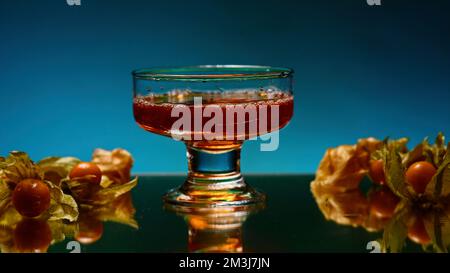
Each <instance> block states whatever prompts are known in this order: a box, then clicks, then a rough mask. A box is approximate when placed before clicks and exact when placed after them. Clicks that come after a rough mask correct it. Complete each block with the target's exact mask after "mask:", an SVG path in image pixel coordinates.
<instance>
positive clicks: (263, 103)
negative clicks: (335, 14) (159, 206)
mask: <svg viewBox="0 0 450 273" xmlns="http://www.w3.org/2000/svg"><path fill="white" fill-rule="evenodd" d="M292 75H293V71H292V70H291V69H288V68H278V67H269V66H244V65H213V66H212V65H204V66H187V67H172V68H150V69H139V70H135V71H133V85H134V88H133V95H134V96H133V111H134V117H135V120H136V122H137V123H138V124H139V125H140V126H141V127H142V128H144V129H145V130H147V131H150V132H152V133H156V134H160V135H163V136H167V137H172V138H174V139H176V140H181V141H184V143H185V144H186V147H187V159H188V177H187V179H186V181H185V183H184V184H183V185H181V186H180V187H179V188H176V189H173V190H171V191H169V192H168V193H167V194H166V195H165V196H164V200H165V201H166V202H168V203H172V204H176V205H185V206H186V205H187V206H197V207H217V206H241V205H247V204H254V203H258V202H261V201H264V200H265V195H264V194H262V193H260V192H258V191H256V190H255V189H253V188H252V187H250V186H249V185H248V184H246V183H245V181H244V179H243V177H242V175H241V172H240V152H241V147H242V144H243V142H244V141H245V140H249V139H251V140H254V139H257V138H258V137H261V136H267V134H269V133H271V134H272V135H273V134H274V133H278V132H277V131H278V130H279V129H281V128H282V127H284V126H286V124H287V123H288V122H289V121H290V119H291V117H292V115H293V95H292ZM269 136H270V135H269ZM267 146H270V145H266V146H265V147H264V148H263V146H261V147H262V150H264V149H265V150H271V149H272V150H273V149H274V148H276V147H273V145H272V147H267Z"/></svg>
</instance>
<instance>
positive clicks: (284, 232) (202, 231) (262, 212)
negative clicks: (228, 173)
mask: <svg viewBox="0 0 450 273" xmlns="http://www.w3.org/2000/svg"><path fill="white" fill-rule="evenodd" d="M245 178H246V180H247V182H248V183H250V184H251V185H253V186H254V187H256V188H259V189H260V190H262V191H263V192H265V193H266V194H267V196H268V199H267V202H266V204H265V207H264V208H261V207H259V208H253V209H252V210H247V211H245V210H244V211H242V210H241V211H229V210H228V211H227V210H222V211H213V212H211V211H202V212H198V211H180V210H178V211H174V210H173V208H167V207H166V208H165V207H164V204H163V202H162V200H161V196H162V195H163V194H164V193H165V192H166V191H167V190H168V189H170V188H173V187H175V186H177V185H180V184H181V183H182V182H183V180H184V179H185V177H184V176H182V175H180V176H170V175H141V176H139V183H138V186H137V187H136V188H135V189H133V190H132V201H133V205H134V207H135V209H136V213H135V220H136V221H137V223H138V228H135V227H132V226H133V225H125V224H119V223H116V222H108V221H107V222H104V225H103V232H102V234H101V238H99V239H98V240H97V241H96V242H94V243H90V244H81V252H208V251H231V252H240V251H243V252H370V250H368V249H367V244H368V242H370V241H372V240H376V239H379V238H380V237H381V236H382V231H377V232H373V231H372V232H369V231H367V230H366V229H364V228H361V227H352V226H348V225H346V226H344V225H338V224H337V223H335V222H333V221H328V220H326V219H325V217H324V215H323V214H322V212H321V211H320V210H319V208H318V205H317V203H316V201H315V200H314V198H313V196H312V194H311V190H310V182H311V181H312V180H313V178H314V176H313V175H247V176H245ZM94 230H95V227H94ZM73 240H74V239H73V238H70V236H68V237H67V238H66V239H65V240H63V241H60V242H57V243H54V244H52V245H51V246H50V247H49V249H48V252H70V250H68V249H71V244H70V242H71V241H73ZM421 249H422V248H421V247H420V246H419V245H417V244H414V243H412V242H410V241H408V242H407V243H406V248H405V249H404V251H406V252H407V251H422V250H421Z"/></svg>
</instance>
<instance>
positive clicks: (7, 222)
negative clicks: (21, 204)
mask: <svg viewBox="0 0 450 273" xmlns="http://www.w3.org/2000/svg"><path fill="white" fill-rule="evenodd" d="M22 219H23V217H22V216H21V215H20V214H19V213H18V212H17V210H16V209H15V208H14V207H13V206H8V207H7V208H6V209H5V210H4V211H3V213H2V214H1V215H0V226H3V227H6V226H8V227H14V226H15V225H16V224H17V223H19V222H20V221H21V220H22Z"/></svg>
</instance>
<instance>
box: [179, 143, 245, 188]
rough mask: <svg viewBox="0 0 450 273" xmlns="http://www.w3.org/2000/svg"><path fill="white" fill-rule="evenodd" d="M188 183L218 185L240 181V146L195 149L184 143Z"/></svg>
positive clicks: (191, 145)
mask: <svg viewBox="0 0 450 273" xmlns="http://www.w3.org/2000/svg"><path fill="white" fill-rule="evenodd" d="M186 146H187V159H188V169H189V173H188V181H190V182H191V183H220V182H230V181H233V182H236V180H242V176H241V172H240V171H241V168H240V157H241V147H242V144H241V143H239V144H236V145H233V146H232V147H226V148H220V147H219V148H217V146H214V147H213V148H209V147H195V145H193V144H191V143H186Z"/></svg>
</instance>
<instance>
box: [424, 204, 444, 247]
mask: <svg viewBox="0 0 450 273" xmlns="http://www.w3.org/2000/svg"><path fill="white" fill-rule="evenodd" d="M423 221H424V224H425V228H426V231H427V234H428V235H429V236H430V239H431V247H432V249H433V251H434V252H437V253H448V249H447V248H448V246H449V245H450V223H449V218H448V216H447V215H446V214H445V213H444V212H442V211H432V212H430V213H428V214H427V215H425V216H424V217H423Z"/></svg>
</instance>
